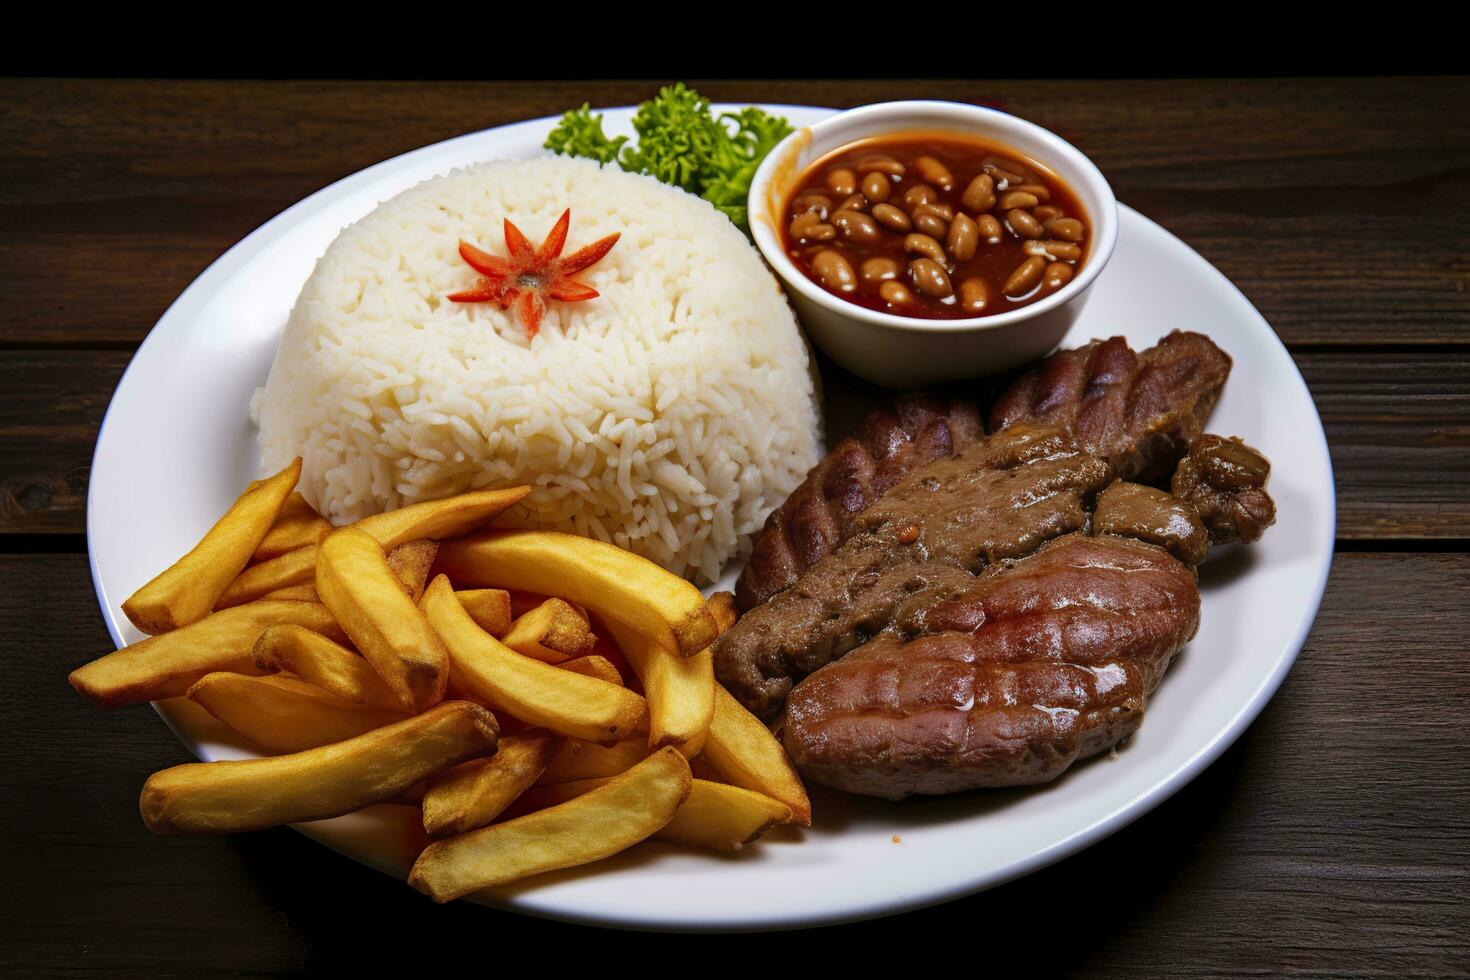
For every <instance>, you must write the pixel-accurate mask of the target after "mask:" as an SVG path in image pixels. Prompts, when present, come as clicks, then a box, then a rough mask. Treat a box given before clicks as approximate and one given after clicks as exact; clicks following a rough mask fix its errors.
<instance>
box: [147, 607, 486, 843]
mask: <svg viewBox="0 0 1470 980" xmlns="http://www.w3.org/2000/svg"><path fill="white" fill-rule="evenodd" d="M395 588H396V586H395ZM497 733H498V730H497V727H496V724H495V716H494V715H492V714H490V712H488V711H486V710H485V709H484V708H482V707H480V706H479V705H477V704H470V703H469V702H467V701H448V702H445V703H443V704H440V705H438V706H436V707H433V708H430V709H429V710H428V711H425V712H424V713H423V714H421V715H416V716H414V717H412V718H407V719H404V720H403V721H400V722H398V723H397V724H394V725H389V726H387V727H386V728H379V729H376V730H374V731H371V732H368V733H367V734H366V735H359V736H357V737H356V738H351V739H348V740H347V741H345V742H338V743H336V744H335V745H324V746H322V747H321V748H317V749H307V750H306V751H305V752H295V753H292V754H291V755H278V756H273V757H271V758H268V759H247V760H243V761H239V762H203V763H200V762H196V763H191V764H189V765H183V766H175V767H174V768H172V769H165V770H164V771H162V772H156V773H154V774H153V775H152V776H150V777H149V778H148V782H146V783H145V784H144V785H143V793H142V796H141V798H140V799H139V801H138V808H139V810H141V811H142V814H143V822H144V823H146V824H147V825H148V829H149V830H152V831H153V832H154V833H155V834H230V833H236V832H239V831H246V830H259V829H261V828H263V827H274V826H277V825H278V824H284V823H298V822H300V821H303V820H322V819H325V818H327V817H337V816H341V815H342V814H344V813H351V812H352V811H354V810H360V809H362V808H363V807H365V806H369V805H371V804H373V803H380V802H382V801H383V800H387V799H390V798H392V797H394V796H397V795H398V794H399V793H402V792H404V791H405V790H407V789H408V788H409V787H411V786H412V785H413V784H414V783H416V782H418V781H419V780H421V779H424V778H427V777H428V776H432V775H434V774H435V773H437V772H442V771H443V770H445V769H448V768H449V767H450V766H454V765H458V764H459V763H461V762H463V761H465V760H466V759H471V758H474V757H476V756H481V755H485V754H487V753H490V752H493V751H495V740H496V736H497Z"/></svg>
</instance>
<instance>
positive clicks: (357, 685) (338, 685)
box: [250, 625, 403, 712]
mask: <svg viewBox="0 0 1470 980" xmlns="http://www.w3.org/2000/svg"><path fill="white" fill-rule="evenodd" d="M250 656H251V659H252V660H254V661H255V666H256V668H258V669H259V670H261V671H263V672H267V673H269V672H274V671H278V670H284V671H287V672H289V673H292V674H295V675H296V676H297V677H299V678H301V679H302V680H303V681H306V682H307V683H309V684H314V685H315V686H317V687H319V688H321V689H322V690H323V691H325V692H327V693H328V694H331V695H334V696H335V697H338V698H341V699H342V700H344V701H351V702H352V703H353V704H362V705H370V706H372V707H375V708H386V709H388V710H390V711H399V712H401V711H402V710H403V702H402V700H400V699H399V697H398V695H397V694H396V693H394V691H393V689H392V688H390V687H389V686H388V684H387V682H385V681H384V680H383V678H381V677H379V676H378V672H377V671H375V670H373V666H372V664H370V663H368V662H367V661H366V660H365V659H363V658H362V657H361V656H359V655H358V654H356V653H354V652H353V651H351V650H349V649H347V648H346V647H344V646H342V645H341V644H340V643H336V642H334V641H332V640H329V639H328V638H327V637H325V636H322V635H321V634H320V633H313V632H312V631H311V630H308V629H303V628H302V627H300V626H290V625H284V626H272V627H270V628H269V629H267V630H266V631H265V632H263V633H261V634H260V638H259V639H258V640H256V641H255V647H254V649H253V650H251V652H250Z"/></svg>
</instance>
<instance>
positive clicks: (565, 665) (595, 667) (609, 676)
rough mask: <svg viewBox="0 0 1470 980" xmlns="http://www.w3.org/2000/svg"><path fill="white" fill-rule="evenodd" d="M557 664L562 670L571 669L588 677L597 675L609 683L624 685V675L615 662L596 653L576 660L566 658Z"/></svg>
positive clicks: (599, 678)
mask: <svg viewBox="0 0 1470 980" xmlns="http://www.w3.org/2000/svg"><path fill="white" fill-rule="evenodd" d="M556 666H557V667H558V668H560V669H561V670H570V671H571V672H572V673H574V674H585V675H586V676H588V677H596V678H597V679H598V680H600V681H607V682H608V683H609V684H616V685H618V686H619V687H622V686H623V675H622V674H621V673H620V672H619V671H618V668H617V667H615V666H614V665H613V662H612V661H611V660H609V659H607V658H606V657H599V656H597V655H596V654H592V655H590V656H586V657H578V658H577V659H575V660H564V661H562V662H561V663H559V664H557V665H556Z"/></svg>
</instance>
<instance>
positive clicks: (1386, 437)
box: [0, 350, 1470, 539]
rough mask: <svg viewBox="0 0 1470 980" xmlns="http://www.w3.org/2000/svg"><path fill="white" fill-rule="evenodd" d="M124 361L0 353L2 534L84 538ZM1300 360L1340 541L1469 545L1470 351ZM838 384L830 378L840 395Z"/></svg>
mask: <svg viewBox="0 0 1470 980" xmlns="http://www.w3.org/2000/svg"><path fill="white" fill-rule="evenodd" d="M128 357H129V355H128V354H127V353H126V352H122V351H71V350H40V351H37V350H19V351H10V352H6V353H4V354H3V355H0V389H3V390H5V391H6V392H8V404H7V409H6V412H5V414H4V415H3V416H0V440H3V441H4V444H5V446H6V452H4V453H0V534H6V533H11V534H16V533H30V534H36V533H60V534H67V533H73V534H74V533H79V532H81V531H82V530H84V528H85V517H86V513H85V511H86V491H87V473H88V466H89V463H90V460H91V455H92V444H93V441H94V440H95V438H96V433H97V426H98V425H99V424H100V422H101V420H102V416H103V413H104V411H105V410H106V407H107V402H108V400H109V398H110V397H111V394H112V389H113V388H114V387H115V386H116V384H117V380H118V378H120V377H121V375H122V372H123V369H124V368H125V367H126V366H127V360H128ZM1296 360H1297V363H1298V365H1299V366H1300V367H1301V369H1302V371H1303V373H1304V375H1305V376H1306V379H1307V383H1308V384H1309V385H1310V386H1311V388H1312V393H1313V396H1314V397H1315V398H1316V400H1317V406H1318V410H1319V411H1320V412H1321V414H1322V418H1323V421H1324V423H1325V425H1326V427H1327V438H1328V444H1329V446H1330V448H1331V450H1332V457H1333V466H1334V468H1335V470H1336V473H1337V490H1338V535H1339V537H1340V538H1343V539H1383V538H1427V539H1461V538H1470V351H1465V352H1452V353H1445V354H1414V353H1404V354H1377V353H1367V354H1364V353H1335V352H1310V351H1309V352H1303V353H1300V354H1298V355H1297V356H1296ZM1245 382H1246V379H1244V378H1238V379H1237V380H1235V381H1233V382H1232V383H1233V384H1243V383H1245ZM843 384H844V382H842V381H841V380H839V379H836V378H835V377H829V378H828V387H829V389H831V390H833V391H836V390H838V389H841V388H842V387H843ZM244 410H245V409H244V406H241V411H242V412H244ZM1246 435H1247V436H1248V435H1249V434H1248V433H1247V434H1246ZM1277 465H1278V466H1285V465H1288V463H1287V461H1285V460H1278V461H1277Z"/></svg>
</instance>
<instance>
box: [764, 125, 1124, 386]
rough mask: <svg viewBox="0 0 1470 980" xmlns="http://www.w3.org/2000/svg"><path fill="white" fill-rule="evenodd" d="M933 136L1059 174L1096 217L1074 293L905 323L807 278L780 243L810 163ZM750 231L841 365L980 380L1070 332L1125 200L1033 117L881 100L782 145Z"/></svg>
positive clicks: (878, 372)
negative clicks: (888, 138) (1009, 152)
mask: <svg viewBox="0 0 1470 980" xmlns="http://www.w3.org/2000/svg"><path fill="white" fill-rule="evenodd" d="M912 131H925V132H947V133H954V134H958V135H961V136H979V137H984V138H985V139H987V140H989V141H991V142H995V143H999V144H1001V145H1002V146H1008V147H1012V148H1014V149H1015V150H1016V151H1018V152H1019V153H1020V154H1022V155H1024V156H1027V157H1031V158H1032V159H1034V160H1036V161H1037V162H1038V163H1041V164H1044V165H1046V166H1047V167H1050V168H1051V169H1052V170H1053V171H1055V172H1056V174H1057V175H1058V176H1059V177H1061V179H1062V180H1063V181H1065V182H1066V184H1067V185H1068V186H1069V187H1070V188H1071V189H1072V191H1073V193H1075V194H1076V196H1077V199H1078V200H1079V201H1080V202H1081V204H1082V206H1083V208H1084V209H1085V210H1086V212H1087V215H1086V217H1087V222H1088V234H1089V235H1090V237H1091V244H1090V245H1089V248H1088V254H1087V259H1086V261H1085V262H1084V263H1083V265H1082V268H1081V269H1080V270H1079V271H1078V274H1077V275H1076V276H1075V277H1074V278H1073V279H1072V281H1071V282H1069V283H1068V284H1067V285H1066V286H1063V287H1062V288H1061V289H1059V290H1057V291H1056V292H1055V293H1053V294H1052V295H1050V296H1047V297H1046V298H1044V299H1041V300H1038V301H1037V302H1035V303H1031V304H1028V305H1027V306H1023V307H1021V308H1020V309H1016V310H1010V311H1008V312H1005V313H997V314H995V315H993V316H982V317H972V318H970V319H965V320H924V319H919V318H917V317H904V316H896V315H894V314H892V313H882V312H879V311H877V310H869V309H867V308H865V307H861V306H858V305H856V304H854V303H849V302H847V301H845V300H843V299H841V298H839V297H837V296H834V295H833V294H832V293H829V292H827V291H826V290H825V289H822V288H821V287H820V286H818V285H817V284H816V283H814V282H812V281H811V280H810V279H808V278H807V277H806V276H805V275H804V274H802V272H801V270H800V269H798V268H797V267H796V266H795V264H794V263H792V261H791V259H790V258H789V257H788V256H787V254H786V251H785V249H784V248H783V247H782V245H781V231H780V228H781V225H782V224H783V223H784V221H785V215H784V207H785V203H786V200H787V198H788V197H789V196H790V194H791V191H792V190H793V189H794V185H795V183H796V181H797V180H799V179H800V177H801V175H802V173H803V172H804V171H805V170H806V168H807V166H808V165H809V164H811V163H812V161H814V160H817V159H820V158H821V157H823V156H825V155H827V154H828V153H831V152H832V151H833V150H836V149H838V148H839V147H842V146H845V145H847V144H848V143H852V142H855V141H857V140H861V139H868V138H870V137H874V136H883V135H888V134H895V133H903V132H912ZM749 205H750V227H751V232H752V233H753V235H754V237H755V243H756V245H757V246H758V247H759V248H760V250H761V254H763V255H764V256H765V257H766V261H767V262H769V263H770V264H771V267H772V268H773V269H775V270H776V274H777V275H778V276H780V277H781V279H782V281H783V282H785V284H786V292H787V295H788V296H790V297H791V302H792V305H793V306H794V307H795V308H796V313H797V315H798V316H799V317H801V321H802V324H803V325H804V326H805V327H806V330H807V333H808V334H809V335H810V336H811V338H812V340H813V342H815V343H816V345H817V346H818V347H820V348H821V349H822V350H823V351H825V352H826V353H827V355H828V356H829V357H831V358H832V359H833V360H835V361H836V362H837V363H838V364H841V365H842V366H843V367H845V368H847V369H848V370H849V371H852V372H853V373H854V374H857V375H859V376H861V377H864V378H867V379H868V380H869V381H874V382H877V383H878V384H881V385H886V386H888V387H890V388H912V387H915V386H918V385H924V384H930V383H933V382H937V381H948V380H953V379H957V378H976V377H980V376H983V375H986V374H993V373H995V372H997V371H1002V370H1004V369H1006V368H1009V367H1014V366H1015V365H1017V364H1022V363H1024V362H1026V361H1030V360H1034V359H1036V358H1038V357H1040V356H1042V355H1043V354H1045V353H1046V352H1048V351H1049V350H1051V349H1052V348H1053V347H1055V346H1056V345H1057V344H1058V343H1059V342H1060V341H1061V339H1062V337H1063V336H1064V335H1065V334H1066V333H1067V330H1068V328H1069V327H1071V325H1072V322H1073V321H1074V320H1076V319H1077V314H1078V313H1079V312H1081V310H1082V304H1083V303H1084V302H1085V301H1086V299H1087V294H1088V289H1089V287H1090V286H1091V285H1092V283H1093V282H1094V281H1095V280H1096V279H1097V277H1098V275H1099V274H1100V273H1101V272H1102V270H1103V267H1104V266H1106V265H1107V263H1108V259H1109V258H1110V257H1111V256H1112V254H1113V246H1114V245H1115V244H1116V243H1117V240H1118V202H1117V199H1116V198H1114V197H1113V189H1112V188H1111V187H1109V186H1108V182H1107V180H1106V179H1105V178H1104V177H1103V175H1102V172H1101V171H1100V170H1098V169H1097V167H1096V166H1095V165H1094V164H1093V162H1092V161H1091V160H1089V159H1087V157H1086V156H1084V155H1083V154H1082V153H1081V151H1079V150H1078V149H1077V148H1076V147H1074V146H1072V145H1071V144H1070V143H1068V142H1066V141H1065V140H1063V139H1061V138H1060V137H1058V136H1056V135H1055V134H1053V133H1050V132H1048V131H1046V130H1045V129H1042V128H1041V127H1040V126H1037V125H1035V124H1033V123H1029V122H1027V121H1026V120H1024V119H1018V118H1017V117H1015V116H1012V115H1008V114H1007V113H1004V112H999V111H997V110H995V109H985V108H981V107H980V106H973V105H965V104H963V103H959V102H924V101H913V102H883V103H879V104H877V105H869V106H863V107H861V108H858V109H849V110H848V111H846V112H839V113H837V114H836V115H834V116H831V117H829V118H827V119H824V120H822V121H821V122H819V123H816V124H815V125H813V126H805V127H802V128H800V129H798V130H797V131H796V132H794V133H792V134H791V135H790V136H788V137H787V138H786V139H784V140H782V141H781V143H779V144H778V145H777V146H776V148H775V149H774V150H772V151H771V153H770V154H769V155H768V156H767V157H766V159H765V160H764V161H763V162H762V163H761V165H760V168H759V169H758V170H756V173H755V179H754V180H753V181H752V183H751V185H750V198H749Z"/></svg>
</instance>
